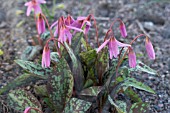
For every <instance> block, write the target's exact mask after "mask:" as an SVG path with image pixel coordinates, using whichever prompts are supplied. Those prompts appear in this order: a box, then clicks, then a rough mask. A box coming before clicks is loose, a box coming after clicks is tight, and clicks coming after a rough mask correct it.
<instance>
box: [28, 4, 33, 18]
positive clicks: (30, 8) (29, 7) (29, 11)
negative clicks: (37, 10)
mask: <svg viewBox="0 0 170 113" xmlns="http://www.w3.org/2000/svg"><path fill="white" fill-rule="evenodd" d="M31 10H32V5H29V6H28V8H27V16H29V15H30V13H31Z"/></svg>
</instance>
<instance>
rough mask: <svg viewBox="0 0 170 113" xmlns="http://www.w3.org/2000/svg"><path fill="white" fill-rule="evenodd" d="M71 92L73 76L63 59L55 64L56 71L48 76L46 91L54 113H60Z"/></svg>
mask: <svg viewBox="0 0 170 113" xmlns="http://www.w3.org/2000/svg"><path fill="white" fill-rule="evenodd" d="M72 90H73V75H72V73H71V71H70V68H69V66H68V64H67V62H66V60H65V59H64V58H61V59H60V60H59V61H58V62H57V68H56V70H55V71H54V72H53V73H52V74H50V75H49V77H48V84H47V91H48V94H49V98H50V100H51V101H52V103H53V105H54V106H55V107H54V109H55V113H61V112H62V111H63V110H64V107H65V105H66V103H67V102H68V101H69V99H70V97H71V95H72Z"/></svg>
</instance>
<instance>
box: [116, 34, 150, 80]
mask: <svg viewBox="0 0 170 113" xmlns="http://www.w3.org/2000/svg"><path fill="white" fill-rule="evenodd" d="M141 36H146V37H147V35H145V34H140V35H138V36H136V37H135V38H134V39H133V40H132V41H131V42H130V45H132V44H133V43H134V42H135V41H136V39H138V38H139V37H141ZM122 50H123V49H122ZM121 53H122V51H121ZM121 53H120V54H121ZM127 53H128V49H127V50H126V51H125V53H124V55H123V57H122V58H121V59H119V60H118V64H117V66H116V77H117V75H118V69H119V67H120V65H121V64H122V62H123V60H124V58H125V57H126V54H127ZM119 57H121V55H120V56H119Z"/></svg>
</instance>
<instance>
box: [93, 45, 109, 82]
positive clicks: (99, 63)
mask: <svg viewBox="0 0 170 113" xmlns="http://www.w3.org/2000/svg"><path fill="white" fill-rule="evenodd" d="M108 63H109V57H108V50H107V48H105V49H103V50H102V52H99V53H98V54H97V60H96V63H95V67H96V68H95V69H96V73H97V76H98V79H99V83H102V80H103V75H104V73H105V72H106V70H107V67H108Z"/></svg>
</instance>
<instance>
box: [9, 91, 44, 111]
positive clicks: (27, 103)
mask: <svg viewBox="0 0 170 113" xmlns="http://www.w3.org/2000/svg"><path fill="white" fill-rule="evenodd" d="M6 102H7V105H8V106H10V107H11V108H14V109H15V110H17V111H19V112H23V111H24V109H25V108H27V107H35V108H38V109H40V110H41V109H42V108H41V104H40V103H39V101H38V100H37V98H35V97H34V95H33V94H31V93H30V92H28V91H25V90H23V89H17V90H13V91H12V92H10V93H9V94H8V95H7V101H6ZM31 113H36V112H35V111H31Z"/></svg>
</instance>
